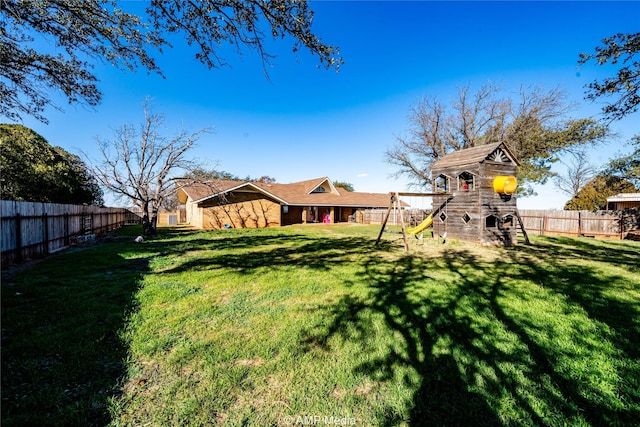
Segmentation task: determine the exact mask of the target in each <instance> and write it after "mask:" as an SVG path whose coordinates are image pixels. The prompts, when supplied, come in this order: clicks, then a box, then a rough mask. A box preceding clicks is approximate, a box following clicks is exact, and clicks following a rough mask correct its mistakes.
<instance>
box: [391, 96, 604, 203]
mask: <svg viewBox="0 0 640 427" xmlns="http://www.w3.org/2000/svg"><path fill="white" fill-rule="evenodd" d="M569 109H570V105H568V104H567V103H566V95H565V94H564V93H563V92H562V91H560V90H557V89H553V90H550V91H547V92H545V91H543V90H541V89H540V88H522V89H521V90H520V92H519V93H518V94H517V96H516V97H515V98H510V97H506V96H504V95H503V94H502V91H501V90H500V89H499V88H498V87H496V86H493V85H484V86H483V87H481V88H480V90H478V91H477V92H476V93H475V94H472V93H471V92H470V90H469V87H468V86H467V87H464V88H461V89H459V91H458V96H457V98H456V99H455V100H454V101H453V102H452V103H451V104H450V105H447V104H444V103H442V102H441V101H440V100H438V99H436V98H433V97H431V98H424V99H422V100H419V101H418V102H417V104H415V105H414V106H412V107H411V109H410V111H409V124H410V127H409V129H408V131H407V133H406V134H405V135H402V136H399V137H398V138H397V141H396V144H395V145H394V146H393V147H392V148H390V149H388V150H387V152H386V159H387V161H388V162H389V163H391V164H392V165H395V166H397V168H398V169H397V175H404V176H406V177H407V178H409V180H410V182H411V184H413V185H414V186H417V187H426V188H428V187H429V186H430V182H431V181H430V179H431V165H432V164H433V163H434V162H435V161H436V160H438V159H440V158H441V157H442V156H444V155H445V154H447V153H450V152H452V151H457V150H461V149H464V148H469V147H475V146H479V145H484V144H490V143H492V142H498V141H503V142H505V143H506V144H507V146H508V147H509V148H510V150H511V151H512V152H513V153H514V154H515V155H516V156H517V157H518V160H519V161H520V163H521V167H520V168H519V172H518V178H519V180H520V182H521V183H523V184H524V185H522V186H520V187H519V194H521V195H528V194H533V190H532V188H531V186H530V185H528V184H532V183H545V182H546V181H547V180H548V179H549V178H550V177H552V176H553V175H554V174H553V172H552V171H551V166H552V165H553V163H554V162H556V161H557V160H558V158H559V155H560V154H562V152H563V150H566V149H568V148H570V147H576V146H579V145H582V144H592V143H596V142H599V141H601V140H603V139H604V138H605V137H606V136H607V134H608V131H607V128H606V127H605V126H601V125H599V124H598V123H597V122H596V121H594V120H591V119H570V118H567V113H568V111H569Z"/></svg>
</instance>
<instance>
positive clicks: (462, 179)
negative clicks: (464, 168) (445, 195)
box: [458, 172, 475, 191]
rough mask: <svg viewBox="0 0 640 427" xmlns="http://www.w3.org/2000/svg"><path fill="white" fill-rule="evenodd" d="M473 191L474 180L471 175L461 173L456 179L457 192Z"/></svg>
mask: <svg viewBox="0 0 640 427" xmlns="http://www.w3.org/2000/svg"><path fill="white" fill-rule="evenodd" d="M474 189H475V180H474V176H473V174H471V173H469V172H462V173H461V174H460V176H459V177H458V190H462V191H472V190H474Z"/></svg>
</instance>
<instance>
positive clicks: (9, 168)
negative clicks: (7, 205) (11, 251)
mask: <svg viewBox="0 0 640 427" xmlns="http://www.w3.org/2000/svg"><path fill="white" fill-rule="evenodd" d="M0 164H1V165H2V166H1V168H2V174H1V176H0V182H1V183H2V186H1V197H2V199H6V200H18V201H21V200H24V201H30V202H49V203H71V204H83V203H86V204H94V205H101V204H102V203H103V200H102V190H101V189H100V187H99V186H98V184H97V182H96V180H95V178H94V177H93V176H92V175H91V173H90V172H89V170H88V169H87V166H86V165H85V164H84V162H83V161H82V160H81V159H80V158H79V157H78V156H76V155H75V154H71V153H68V152H67V151H65V150H63V149H62V148H60V147H52V146H51V145H49V143H48V142H47V141H46V140H45V139H44V138H43V137H42V136H40V135H38V134H37V133H36V132H34V131H33V130H31V129H29V128H26V127H24V126H22V125H10V124H3V125H0Z"/></svg>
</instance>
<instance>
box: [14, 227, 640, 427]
mask: <svg viewBox="0 0 640 427" xmlns="http://www.w3.org/2000/svg"><path fill="white" fill-rule="evenodd" d="M378 231H379V228H378V227H375V226H334V225H332V226H322V225H319V226H310V227H286V228H279V229H263V230H224V231H212V232H192V231H187V230H184V229H165V230H162V231H161V233H160V235H159V236H158V237H157V238H155V239H153V240H150V241H147V242H144V243H142V244H137V243H134V242H133V236H135V234H136V233H137V232H139V230H138V229H136V228H133V229H131V228H129V229H125V230H123V231H121V232H120V233H119V237H115V238H111V239H108V240H107V241H105V242H103V243H101V244H98V245H95V246H94V247H91V248H88V249H85V250H81V251H70V252H68V253H62V254H59V255H55V256H51V257H50V258H48V259H46V260H44V261H42V262H40V263H39V264H38V265H36V266H34V267H33V268H30V269H28V270H26V271H24V272H22V273H19V274H15V275H12V276H10V277H8V278H5V279H4V280H3V284H2V425H3V426H12V425H13V426H23V425H60V426H68V425H82V426H84V425H107V424H111V425H114V426H120V425H221V426H222V425H224V426H236V425H257V426H269V425H286V424H291V425H310V424H311V425H329V424H328V423H333V424H331V425H335V424H338V423H343V424H342V425H362V426H396V425H448V426H452V425H549V426H559V425H601V426H610V425H638V423H640V243H638V242H628V241H613V240H593V239H587V238H582V239H573V238H561V237H535V236H534V238H533V241H532V243H533V244H532V245H519V246H516V247H512V248H482V247H478V246H477V245H473V244H466V243H461V242H455V241H448V242H447V243H446V244H442V243H441V242H440V241H437V240H433V241H432V240H426V241H424V242H422V243H423V244H420V242H419V241H417V240H412V241H411V251H410V252H409V253H408V254H407V253H405V252H404V251H403V249H402V245H401V242H400V241H398V240H397V238H398V237H399V235H397V234H387V233H385V234H384V239H385V240H383V242H382V244H381V245H379V246H378V247H375V246H374V245H373V242H374V241H375V238H376V236H377V233H378ZM314 417H319V418H314ZM332 417H333V418H332ZM338 425H340V424H338Z"/></svg>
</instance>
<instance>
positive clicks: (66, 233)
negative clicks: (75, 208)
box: [64, 212, 69, 246]
mask: <svg viewBox="0 0 640 427" xmlns="http://www.w3.org/2000/svg"><path fill="white" fill-rule="evenodd" d="M64 245H65V246H69V213H68V212H67V213H65V214H64Z"/></svg>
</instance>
